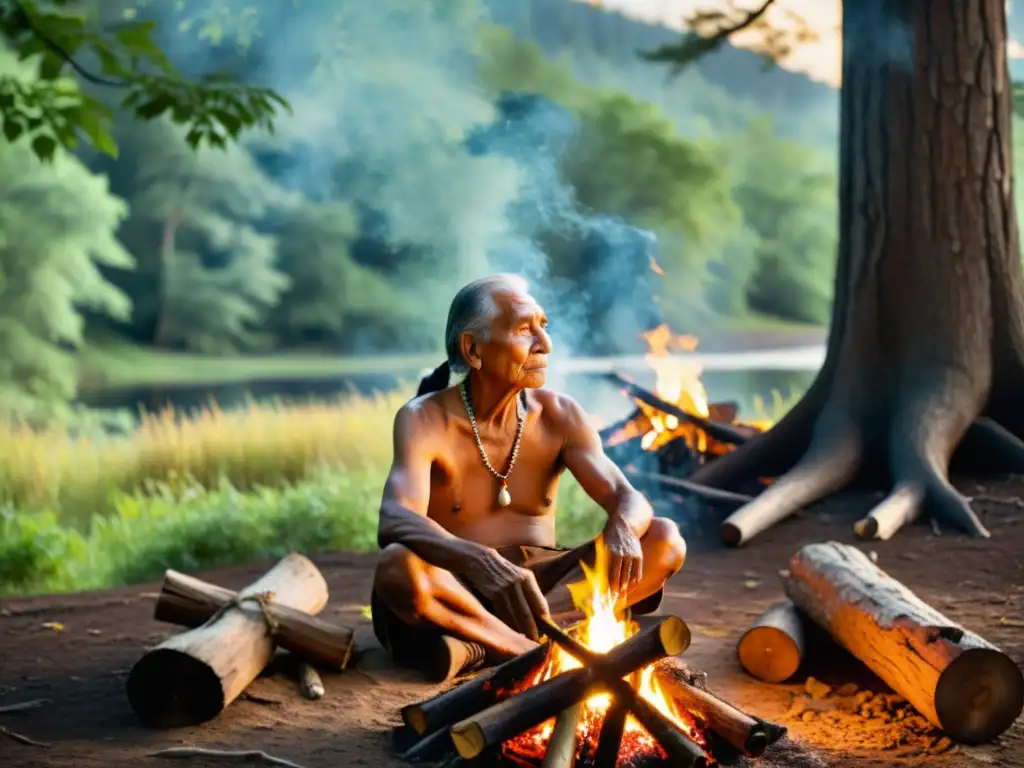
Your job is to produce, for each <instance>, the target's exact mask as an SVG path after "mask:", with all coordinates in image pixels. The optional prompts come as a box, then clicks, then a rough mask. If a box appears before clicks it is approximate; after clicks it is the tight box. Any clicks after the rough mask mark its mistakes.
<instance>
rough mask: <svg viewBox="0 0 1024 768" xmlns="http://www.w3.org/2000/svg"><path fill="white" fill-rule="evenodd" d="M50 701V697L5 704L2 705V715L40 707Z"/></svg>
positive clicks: (0, 709) (0, 708) (0, 713)
mask: <svg viewBox="0 0 1024 768" xmlns="http://www.w3.org/2000/svg"><path fill="white" fill-rule="evenodd" d="M49 703H50V700H49V699H32V701H23V702H21V703H20V704H5V705H4V706H2V707H0V715H6V714H8V713H9V712H27V711H28V710H30V709H39V708H40V707H43V706H46V705H47V704H49Z"/></svg>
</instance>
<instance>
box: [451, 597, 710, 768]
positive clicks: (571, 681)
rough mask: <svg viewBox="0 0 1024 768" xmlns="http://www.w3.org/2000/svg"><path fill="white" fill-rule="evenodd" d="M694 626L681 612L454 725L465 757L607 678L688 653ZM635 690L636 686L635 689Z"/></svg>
mask: <svg viewBox="0 0 1024 768" xmlns="http://www.w3.org/2000/svg"><path fill="white" fill-rule="evenodd" d="M689 634H690V633H689V630H688V629H687V627H686V624H684V623H683V621H682V620H681V619H678V618H676V617H675V616H669V617H667V618H665V619H664V620H663V621H662V622H661V623H660V624H658V625H655V626H653V627H650V628H649V629H646V630H644V631H642V632H640V633H639V634H637V635H634V636H633V637H631V638H630V639H629V640H627V641H626V642H625V643H622V644H621V645H618V646H616V647H615V648H613V649H612V650H611V651H610V652H609V653H607V654H605V655H604V656H602V657H601V658H600V659H599V660H598V662H597V663H596V664H595V665H594V666H593V667H589V668H584V669H573V670H570V671H569V672H566V673H564V674H561V675H559V676H557V677H553V678H551V679H549V680H545V681H544V682H542V683H540V684H539V685H535V686H532V687H530V688H527V689H526V690H524V691H522V692H520V693H517V694H516V695H514V696H511V697H510V698H507V699H505V700H504V701H502V702H500V703H498V704H495V705H494V706H492V707H489V708H488V709H485V710H484V711H483V712H479V713H477V714H476V715H474V716H473V717H471V718H468V719H466V720H463V721H461V722H459V723H456V724H455V725H454V726H452V730H451V734H452V741H453V742H454V743H455V748H456V749H457V750H458V751H459V754H460V755H461V756H462V757H463V759H466V760H470V759H472V758H474V757H477V756H478V755H479V754H480V753H481V752H483V751H484V750H485V749H487V748H488V747H494V746H497V745H498V744H501V743H503V742H505V741H507V740H508V739H510V738H512V737H514V736H516V735H517V734H520V733H522V732H523V731H527V730H529V729H530V728H533V727H534V726H536V725H538V724H540V723H543V722H544V721H545V720H549V719H550V718H552V717H555V716H556V715H557V714H558V713H559V712H561V711H562V710H564V709H567V708H568V707H571V706H572V705H574V704H576V703H578V702H579V701H581V700H582V699H583V698H585V697H586V696H587V695H588V693H589V692H590V690H591V689H592V688H596V687H604V686H602V685H600V684H601V682H602V681H603V680H613V679H616V678H621V677H625V676H626V675H628V674H629V673H630V672H632V671H634V670H636V669H640V668H642V667H646V666H647V665H648V664H651V663H653V662H654V661H657V660H658V659H660V658H663V657H665V656H675V655H676V654H679V653H682V652H683V651H684V650H685V649H686V647H687V646H688V645H689V640H690V638H689ZM630 690H632V689H630Z"/></svg>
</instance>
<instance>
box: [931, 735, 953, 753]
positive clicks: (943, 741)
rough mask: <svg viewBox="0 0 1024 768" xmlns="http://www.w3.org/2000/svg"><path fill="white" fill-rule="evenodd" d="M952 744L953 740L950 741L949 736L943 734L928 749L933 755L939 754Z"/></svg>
mask: <svg viewBox="0 0 1024 768" xmlns="http://www.w3.org/2000/svg"><path fill="white" fill-rule="evenodd" d="M952 746H953V742H952V741H950V739H949V737H948V736H942V737H940V738H938V739H936V740H935V742H934V743H933V744H932V745H931V746H930V747H928V751H929V752H930V753H931V754H933V755H937V754H940V753H941V752H945V751H947V750H948V749H949V748H950V747H952Z"/></svg>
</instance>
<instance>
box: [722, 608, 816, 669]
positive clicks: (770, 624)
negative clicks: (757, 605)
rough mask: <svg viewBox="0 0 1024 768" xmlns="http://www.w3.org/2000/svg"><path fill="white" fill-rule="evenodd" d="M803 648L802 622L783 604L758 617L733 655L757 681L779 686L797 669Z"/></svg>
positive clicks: (795, 612)
mask: <svg viewBox="0 0 1024 768" xmlns="http://www.w3.org/2000/svg"><path fill="white" fill-rule="evenodd" d="M805 648H806V645H805V639H804V619H803V617H802V616H800V613H799V612H798V611H797V609H796V606H794V605H793V604H792V603H791V602H789V601H788V600H787V601H784V602H781V603H778V604H777V605H773V606H772V607H771V608H769V609H768V610H767V611H765V612H764V613H762V614H761V615H760V616H759V617H758V618H757V621H755V622H754V624H753V626H751V627H750V629H748V630H747V631H746V632H744V633H743V637H741V638H740V641H739V643H738V644H737V645H736V655H737V656H738V657H739V661H740V664H741V665H742V666H743V668H744V669H745V670H747V672H749V673H750V674H751V675H753V676H754V677H756V678H757V679H758V680H763V681H764V682H766V683H783V682H785V681H786V680H788V679H789V678H791V677H792V676H793V675H795V674H796V671H797V670H798V669H799V668H800V664H801V663H802V662H803V658H804V649H805Z"/></svg>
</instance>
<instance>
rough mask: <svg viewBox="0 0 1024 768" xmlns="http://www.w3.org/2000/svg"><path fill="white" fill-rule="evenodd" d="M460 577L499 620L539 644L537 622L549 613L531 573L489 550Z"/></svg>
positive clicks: (545, 601) (546, 603)
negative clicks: (491, 607) (472, 588)
mask: <svg viewBox="0 0 1024 768" xmlns="http://www.w3.org/2000/svg"><path fill="white" fill-rule="evenodd" d="M463 576H464V577H465V578H466V580H467V581H469V583H470V584H472V585H473V586H474V587H476V589H477V591H478V592H479V593H480V594H481V595H483V596H484V597H486V598H487V599H488V600H490V601H491V604H492V605H493V606H494V613H495V614H496V615H497V616H498V618H499V619H501V620H502V621H504V622H505V623H506V624H508V625H509V626H510V627H512V629H514V630H516V631H517V632H521V633H522V634H524V635H526V636H527V637H528V638H530V639H531V640H533V641H535V642H539V641H540V633H539V632H538V631H537V619H538V618H548V617H549V616H550V613H551V611H550V609H549V608H548V602H547V600H545V599H544V595H543V593H542V592H541V591H540V587H539V586H538V585H537V579H536V578H535V577H534V575H533V572H532V571H529V570H527V569H526V568H520V567H518V566H516V565H513V564H512V563H510V562H509V561H508V560H506V559H505V558H504V557H502V556H501V555H499V554H498V553H497V552H496V551H494V550H493V549H492V550H487V552H486V554H485V555H484V556H483V557H482V558H480V559H478V560H477V561H476V562H475V563H474V564H473V566H472V567H471V568H470V569H468V570H466V571H464V572H463Z"/></svg>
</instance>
